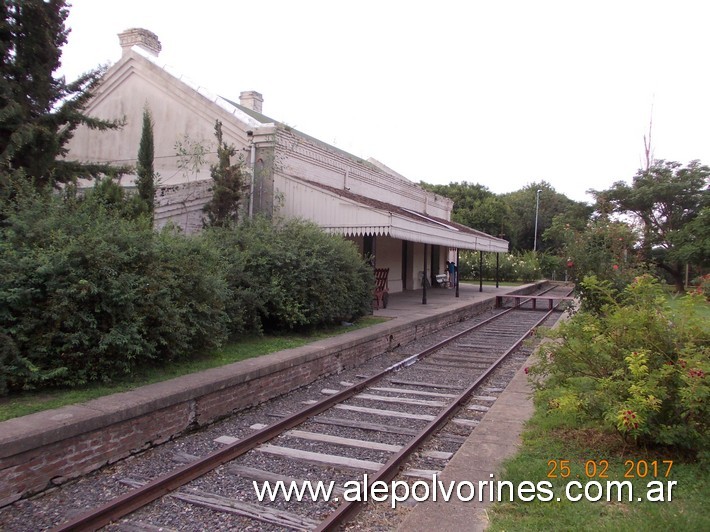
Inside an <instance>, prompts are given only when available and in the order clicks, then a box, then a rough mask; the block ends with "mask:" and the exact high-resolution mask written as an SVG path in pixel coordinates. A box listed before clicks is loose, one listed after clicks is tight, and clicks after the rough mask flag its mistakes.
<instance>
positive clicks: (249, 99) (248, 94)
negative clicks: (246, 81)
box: [239, 91, 264, 113]
mask: <svg viewBox="0 0 710 532" xmlns="http://www.w3.org/2000/svg"><path fill="white" fill-rule="evenodd" d="M239 103H240V104H241V105H242V106H243V107H246V108H247V109H251V110H252V111H256V112H257V113H261V104H263V103H264V97H263V96H262V95H261V94H260V93H258V92H256V91H244V92H242V93H241V94H240V95H239Z"/></svg>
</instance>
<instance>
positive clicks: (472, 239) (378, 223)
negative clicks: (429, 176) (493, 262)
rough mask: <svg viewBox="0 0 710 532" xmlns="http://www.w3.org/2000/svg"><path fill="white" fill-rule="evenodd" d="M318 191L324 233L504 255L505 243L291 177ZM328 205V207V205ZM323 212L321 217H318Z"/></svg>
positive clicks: (483, 234)
mask: <svg viewBox="0 0 710 532" xmlns="http://www.w3.org/2000/svg"><path fill="white" fill-rule="evenodd" d="M290 179H296V180H298V181H300V182H302V183H303V184H306V185H308V187H309V188H311V189H312V190H313V189H315V190H319V191H320V192H321V193H322V194H323V195H325V196H326V197H325V198H321V200H319V201H318V202H316V203H317V204H318V205H319V208H318V212H316V213H315V216H308V217H310V218H315V219H316V220H315V221H316V222H317V223H318V224H319V225H320V226H321V227H323V229H325V230H326V231H328V232H330V233H335V234H342V235H345V236H363V235H386V236H390V237H392V238H398V239H401V240H408V241H410V242H419V243H423V244H433V245H439V246H446V247H450V248H457V249H469V250H475V251H493V252H507V251H508V242H507V241H506V240H503V239H501V238H497V237H494V236H491V235H489V234H486V233H483V232H481V231H476V230H475V229H471V228H470V227H467V226H465V225H462V224H458V223H455V222H451V221H448V220H443V219H441V218H436V217H433V216H429V215H427V214H423V213H418V212H414V211H411V210H409V209H404V208H402V207H398V206H396V205H392V204H390V203H385V202H383V201H379V200H375V199H372V198H368V197H365V196H361V195H358V194H354V193H352V192H350V191H348V190H344V189H337V188H334V187H330V186H327V185H323V184H322V183H316V182H313V181H308V180H305V179H300V178H294V177H293V176H290ZM329 204H330V205H329ZM319 213H323V214H324V215H323V216H322V217H319V216H318V214H319Z"/></svg>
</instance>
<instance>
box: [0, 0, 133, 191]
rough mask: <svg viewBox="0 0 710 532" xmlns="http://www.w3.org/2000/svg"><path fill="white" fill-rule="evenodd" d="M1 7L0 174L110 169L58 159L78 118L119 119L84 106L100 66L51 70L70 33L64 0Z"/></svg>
mask: <svg viewBox="0 0 710 532" xmlns="http://www.w3.org/2000/svg"><path fill="white" fill-rule="evenodd" d="M0 13H2V20H0V59H1V61H0V72H1V73H2V76H0V179H3V180H6V179H7V178H8V177H9V176H15V177H17V176H21V177H23V178H27V179H29V180H31V181H32V182H33V183H34V185H35V186H37V187H39V188H43V187H45V186H48V185H56V184H58V183H67V182H72V181H74V180H76V178H77V177H79V176H81V177H97V176H99V175H101V174H106V173H111V172H116V171H117V169H116V168H112V167H111V166H109V165H102V164H82V163H80V162H77V161H68V160H64V159H62V157H64V156H65V155H66V154H67V149H66V148H65V145H66V143H67V142H68V141H69V140H70V139H71V137H72V136H73V134H74V131H75V130H76V128H77V127H78V126H79V125H80V124H83V125H85V126H87V127H89V128H92V129H98V130H104V129H109V128H117V127H120V121H115V120H114V121H111V120H101V119H96V118H92V117H90V116H87V115H86V114H84V110H85V108H86V106H87V105H88V103H89V101H90V99H91V97H92V96H93V91H94V90H95V88H96V87H97V85H98V83H99V81H100V79H101V76H102V74H103V72H104V70H105V69H104V68H98V69H96V70H93V71H90V72H87V73H85V74H83V75H82V76H81V77H79V79H77V80H76V81H73V82H71V83H67V82H66V81H65V79H64V78H56V77H54V74H55V72H56V71H57V69H58V68H59V67H60V66H61V61H60V57H61V47H62V46H63V45H64V44H65V43H66V42H67V35H68V34H69V30H68V29H67V28H66V27H65V24H64V23H65V20H66V18H67V16H68V14H69V11H68V6H67V3H66V1H65V0H6V1H3V2H2V3H0Z"/></svg>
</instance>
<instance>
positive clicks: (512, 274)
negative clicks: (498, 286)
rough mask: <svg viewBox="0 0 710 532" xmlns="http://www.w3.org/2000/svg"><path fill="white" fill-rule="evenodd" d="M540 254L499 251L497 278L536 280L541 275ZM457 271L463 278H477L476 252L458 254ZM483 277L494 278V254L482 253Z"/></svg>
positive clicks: (478, 273)
mask: <svg viewBox="0 0 710 532" xmlns="http://www.w3.org/2000/svg"><path fill="white" fill-rule="evenodd" d="M541 255H542V254H539V253H533V252H532V251H527V252H523V253H517V254H513V253H500V254H499V255H498V280H500V281H524V282H529V281H536V280H538V279H540V278H541V277H542V269H541V264H540V256H541ZM459 266H460V267H459V272H460V273H461V277H462V278H463V279H477V278H478V277H479V275H480V272H479V269H480V268H479V255H478V253H477V252H468V251H464V252H462V253H461V255H460V264H459ZM483 278H484V279H489V280H493V279H495V278H496V254H495V253H484V254H483Z"/></svg>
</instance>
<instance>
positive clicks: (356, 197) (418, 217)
mask: <svg viewBox="0 0 710 532" xmlns="http://www.w3.org/2000/svg"><path fill="white" fill-rule="evenodd" d="M290 179H295V180H297V181H302V182H304V183H307V184H308V185H309V186H311V187H314V188H319V189H322V190H325V191H327V192H329V193H331V194H335V195H337V196H340V197H341V198H344V199H348V200H351V201H354V202H356V203H359V204H361V205H365V206H366V207H370V208H372V209H377V210H380V211H387V212H391V213H393V214H396V215H398V216H401V217H403V218H408V219H410V220H413V221H416V222H422V221H424V222H425V223H428V224H430V225H434V224H438V225H441V226H445V227H446V228H448V229H450V230H452V231H458V232H460V233H463V234H466V235H470V236H475V237H481V238H486V239H491V240H493V241H500V242H501V243H503V242H505V244H506V245H507V244H508V242H507V241H506V240H504V239H502V238H498V237H495V236H491V235H489V234H487V233H484V232H482V231H477V230H476V229H472V228H471V227H468V226H467V225H463V224H460V223H456V222H452V221H449V220H444V219H443V218H438V217H436V216H431V215H429V214H425V213H416V212H413V211H410V210H408V209H403V208H402V207H399V206H397V205H394V204H392V203H387V202H384V201H380V200H377V199H374V198H370V197H367V196H362V195H360V194H355V193H353V192H351V191H349V190H343V189H341V188H336V187H331V186H328V185H324V184H322V183H317V182H315V181H310V180H308V179H304V178H300V177H294V176H291V177H290ZM427 219H428V220H427ZM429 220H430V221H429Z"/></svg>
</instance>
